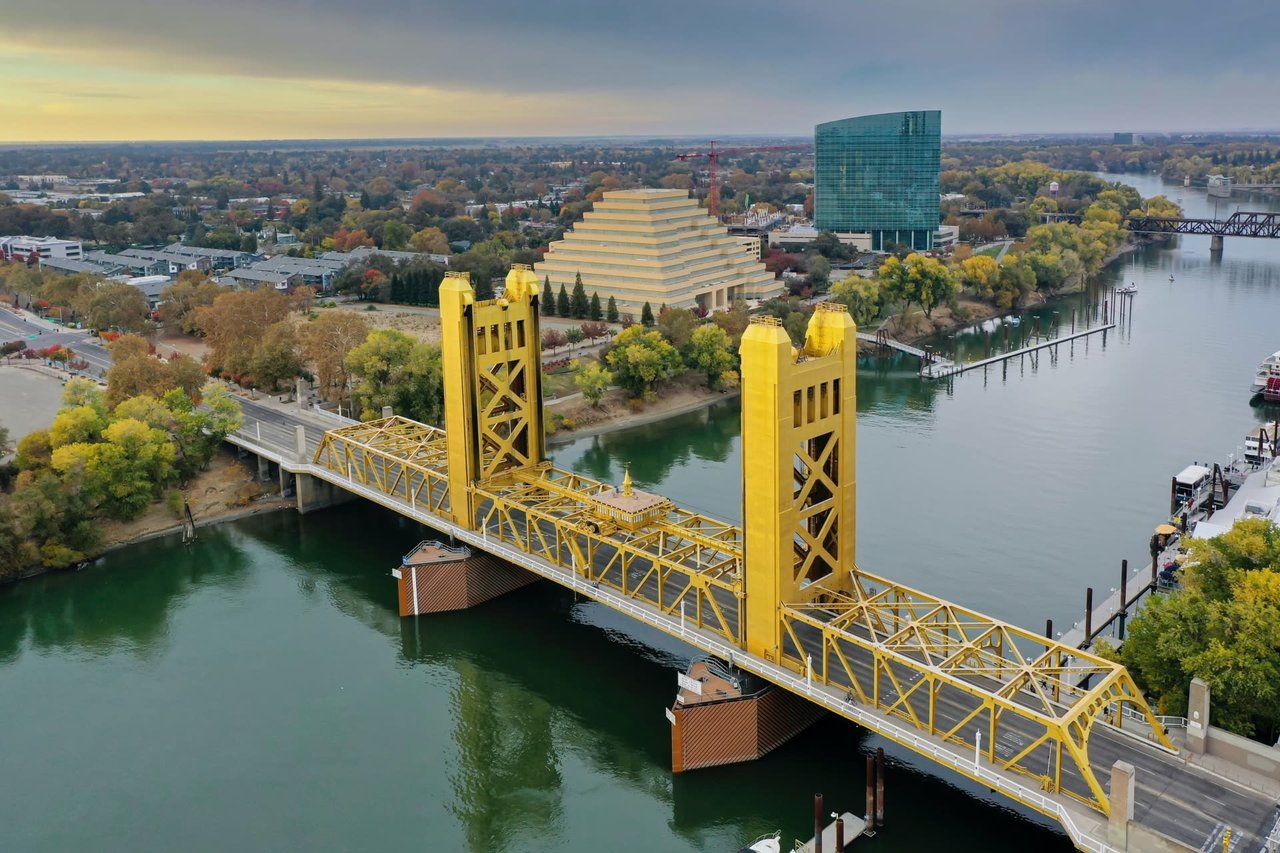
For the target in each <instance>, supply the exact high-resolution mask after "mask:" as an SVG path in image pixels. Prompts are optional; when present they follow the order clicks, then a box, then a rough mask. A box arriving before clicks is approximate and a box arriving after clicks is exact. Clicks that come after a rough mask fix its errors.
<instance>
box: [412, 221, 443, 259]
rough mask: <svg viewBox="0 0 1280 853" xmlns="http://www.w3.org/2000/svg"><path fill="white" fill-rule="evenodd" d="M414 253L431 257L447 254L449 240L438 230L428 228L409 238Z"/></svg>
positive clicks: (431, 227) (432, 227)
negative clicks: (422, 253)
mask: <svg viewBox="0 0 1280 853" xmlns="http://www.w3.org/2000/svg"><path fill="white" fill-rule="evenodd" d="M409 242H410V243H411V244H412V245H413V248H414V250H415V251H418V252H425V253H427V254H431V255H447V254H449V251H450V250H449V238H448V237H447V236H445V233H444V232H443V231H441V230H440V229H439V228H436V227H434V226H428V227H426V228H423V229H422V230H421V231H418V232H416V233H415V234H414V235H413V236H412V237H410V238H409Z"/></svg>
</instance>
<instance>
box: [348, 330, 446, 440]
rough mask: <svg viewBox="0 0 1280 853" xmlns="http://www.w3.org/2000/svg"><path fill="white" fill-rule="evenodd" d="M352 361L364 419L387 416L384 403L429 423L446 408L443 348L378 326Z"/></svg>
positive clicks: (357, 399) (355, 402)
mask: <svg viewBox="0 0 1280 853" xmlns="http://www.w3.org/2000/svg"><path fill="white" fill-rule="evenodd" d="M346 366H347V372H348V373H349V374H350V375H351V376H352V377H353V379H354V380H355V387H354V389H353V392H352V404H353V405H354V406H355V407H356V408H357V409H358V410H359V412H360V419H361V420H366V421H367V420H373V419H375V418H380V417H382V409H383V407H384V406H390V407H391V409H392V411H394V412H395V413H396V414H397V415H400V416H402V417H406V418H410V419H412V420H416V421H421V422H423V423H428V424H434V423H437V422H439V420H440V418H441V416H442V415H443V413H444V386H443V384H442V379H441V367H440V348H439V347H436V346H432V345H430V344H426V343H423V342H421V341H418V340H415V339H414V338H411V337H409V336H408V335H406V334H405V333H404V332H401V331H399V330H396V329H374V330H373V331H372V332H370V333H369V336H368V337H367V338H366V339H365V341H364V343H362V344H360V345H359V346H357V347H355V348H354V349H352V350H351V352H349V353H348V354H347V358H346Z"/></svg>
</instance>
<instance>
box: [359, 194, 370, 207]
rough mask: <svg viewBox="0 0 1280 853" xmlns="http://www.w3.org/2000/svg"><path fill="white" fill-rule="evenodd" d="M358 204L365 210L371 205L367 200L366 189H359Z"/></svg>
mask: <svg viewBox="0 0 1280 853" xmlns="http://www.w3.org/2000/svg"><path fill="white" fill-rule="evenodd" d="M360 206H361V207H362V208H364V209H365V210H368V209H369V208H370V207H371V206H372V203H371V202H370V201H369V193H368V191H366V190H360Z"/></svg>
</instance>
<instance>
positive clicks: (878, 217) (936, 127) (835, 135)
mask: <svg viewBox="0 0 1280 853" xmlns="http://www.w3.org/2000/svg"><path fill="white" fill-rule="evenodd" d="M814 136H815V149H816V168H815V170H814V186H815V191H814V205H813V209H814V225H815V226H817V227H818V228H819V229H820V230H824V231H838V232H861V233H866V232H869V233H870V234H871V247H872V248H873V249H876V250H877V251H883V250H886V249H888V248H892V247H893V246H894V245H895V244H897V245H904V246H907V247H909V248H911V249H929V248H932V247H933V233H934V232H935V231H937V230H938V172H939V161H940V158H941V156H942V112H941V111H940V110H918V111H914V112H904V113H882V114H880V115H871V116H857V117H856V118H846V119H841V120H840V121H829V122H826V123H825V124H820V125H818V126H817V128H816V130H815V134H814Z"/></svg>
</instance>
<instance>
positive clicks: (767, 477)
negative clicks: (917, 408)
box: [741, 304, 858, 661]
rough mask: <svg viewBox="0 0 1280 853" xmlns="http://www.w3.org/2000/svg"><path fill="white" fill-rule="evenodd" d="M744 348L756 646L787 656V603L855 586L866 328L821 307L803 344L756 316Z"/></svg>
mask: <svg viewBox="0 0 1280 853" xmlns="http://www.w3.org/2000/svg"><path fill="white" fill-rule="evenodd" d="M741 353H742V469H743V495H744V507H743V527H744V528H745V530H744V534H745V539H744V554H745V560H744V562H745V563H746V568H745V581H746V607H745V613H746V619H745V625H746V648H747V650H748V651H750V652H752V653H754V654H758V655H761V656H763V657H765V658H767V659H769V660H774V661H779V660H782V657H783V656H782V654H781V652H782V651H783V649H782V644H783V643H784V641H786V642H790V641H789V640H784V637H783V636H782V629H781V620H780V617H779V606H780V605H782V604H784V603H786V604H798V603H805V602H821V601H824V600H828V599H829V598H830V596H831V594H832V593H836V592H851V591H852V589H853V581H852V577H851V575H850V571H851V570H852V569H853V567H854V557H855V550H854V546H855V511H856V507H857V503H856V492H855V478H854V472H855V467H856V459H855V456H856V449H857V409H856V405H855V404H856V399H857V398H856V388H855V378H856V372H857V356H858V350H857V328H856V327H855V325H854V322H853V318H852V317H850V316H849V314H848V312H847V311H846V310H845V308H844V306H842V305H838V304H822V305H819V306H817V310H816V311H815V312H814V314H813V316H812V317H811V318H810V320H809V327H808V329H807V331H806V333H805V342H804V346H803V347H801V348H800V349H799V350H797V349H795V348H794V347H793V346H792V345H791V339H790V338H789V337H788V336H787V333H786V330H784V329H783V328H782V325H781V324H780V323H779V322H778V321H777V320H775V319H773V318H768V317H765V318H756V319H753V320H752V322H751V325H750V326H748V327H747V330H746V333H745V334H743V336H742V349H741ZM792 651H793V652H794V650H792Z"/></svg>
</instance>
